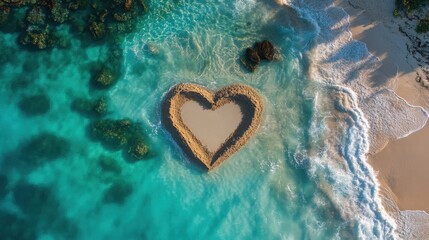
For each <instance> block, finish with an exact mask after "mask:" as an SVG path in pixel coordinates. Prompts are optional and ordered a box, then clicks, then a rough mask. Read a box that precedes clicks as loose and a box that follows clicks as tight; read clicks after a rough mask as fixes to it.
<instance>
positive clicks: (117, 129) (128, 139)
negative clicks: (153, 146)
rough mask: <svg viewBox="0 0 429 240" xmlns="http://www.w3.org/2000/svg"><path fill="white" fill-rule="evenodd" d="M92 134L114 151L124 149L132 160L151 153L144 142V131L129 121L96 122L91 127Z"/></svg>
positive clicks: (104, 120)
mask: <svg viewBox="0 0 429 240" xmlns="http://www.w3.org/2000/svg"><path fill="white" fill-rule="evenodd" d="M89 130H90V134H91V136H92V137H93V138H94V139H95V140H98V141H100V142H101V143H103V144H104V145H106V146H107V147H109V148H113V149H114V150H118V149H121V148H122V149H123V150H124V151H126V152H125V153H126V155H127V156H129V157H130V158H131V159H130V160H133V161H134V160H140V159H143V158H144V157H145V156H146V154H147V153H148V152H149V148H148V146H147V144H146V143H145V141H144V137H143V130H142V129H141V127H140V126H139V125H138V124H137V123H133V122H132V121H131V120H129V119H122V120H112V119H103V120H98V121H94V122H93V123H91V124H90V126H89Z"/></svg>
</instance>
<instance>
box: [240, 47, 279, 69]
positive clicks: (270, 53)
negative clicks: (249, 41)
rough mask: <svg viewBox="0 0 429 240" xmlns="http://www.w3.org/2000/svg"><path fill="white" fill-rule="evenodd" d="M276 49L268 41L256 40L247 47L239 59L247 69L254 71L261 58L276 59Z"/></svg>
mask: <svg viewBox="0 0 429 240" xmlns="http://www.w3.org/2000/svg"><path fill="white" fill-rule="evenodd" d="M276 55H277V51H276V49H275V48H274V45H273V44H272V43H271V42H270V41H268V40H264V41H261V42H256V43H255V44H254V46H253V47H251V48H247V49H246V52H245V54H244V57H242V58H241V59H240V60H241V62H242V63H243V65H244V67H246V68H247V69H248V70H249V71H251V72H254V71H255V70H256V68H257V67H258V65H259V64H260V62H261V60H266V61H269V62H270V61H273V60H275V59H276Z"/></svg>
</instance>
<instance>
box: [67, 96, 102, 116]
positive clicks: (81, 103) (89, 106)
mask: <svg viewBox="0 0 429 240" xmlns="http://www.w3.org/2000/svg"><path fill="white" fill-rule="evenodd" d="M71 109H72V110H73V111H76V112H78V113H81V114H82V115H85V116H88V117H102V116H105V115H106V114H107V112H108V103H107V99H106V98H105V97H100V98H97V99H95V100H91V99H86V98H76V99H74V100H73V101H72V103H71Z"/></svg>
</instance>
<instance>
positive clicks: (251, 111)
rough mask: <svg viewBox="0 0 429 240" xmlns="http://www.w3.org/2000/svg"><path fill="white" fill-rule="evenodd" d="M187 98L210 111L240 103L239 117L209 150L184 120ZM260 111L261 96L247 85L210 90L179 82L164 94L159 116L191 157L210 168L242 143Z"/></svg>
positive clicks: (261, 107) (258, 116) (252, 130)
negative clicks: (232, 129) (218, 145)
mask: <svg viewBox="0 0 429 240" xmlns="http://www.w3.org/2000/svg"><path fill="white" fill-rule="evenodd" d="M189 101H194V102H197V103H198V104H199V105H201V106H203V107H204V108H205V109H209V110H212V111H215V110H217V109H219V108H221V107H223V106H225V105H227V104H230V103H234V104H236V105H238V106H239V108H240V110H241V114H242V119H241V121H240V123H239V124H238V127H237V128H236V129H235V130H234V131H233V132H232V133H231V134H230V135H229V136H228V137H227V138H226V140H225V141H224V142H223V143H222V144H221V145H220V147H219V148H218V149H217V150H215V151H210V150H209V149H208V147H207V146H205V145H204V144H202V142H201V141H200V140H199V139H198V138H197V137H196V136H195V134H194V133H193V132H192V131H191V130H190V128H189V127H188V126H187V125H186V124H185V123H184V121H183V118H182V115H181V111H182V108H183V106H184V104H185V103H187V102H189ZM262 111H263V101H262V98H261V96H260V95H259V94H258V92H256V90H254V89H253V88H251V87H249V86H246V85H243V84H234V85H230V86H227V87H224V88H222V89H220V90H219V91H217V92H216V93H212V92H210V91H208V90H207V89H205V88H204V87H202V86H199V85H196V84H192V83H182V84H178V85H175V86H174V87H173V88H171V89H170V91H169V92H168V93H167V94H166V96H165V98H164V101H163V103H162V117H161V119H162V123H163V125H164V126H165V128H166V129H167V130H168V131H169V132H170V134H171V135H172V137H173V138H174V139H175V140H176V142H177V143H178V144H179V145H180V146H181V147H182V149H183V150H184V152H185V153H186V154H187V155H188V156H189V157H190V158H191V160H194V161H196V162H198V163H202V164H203V166H204V167H205V168H207V169H208V170H209V171H210V170H213V169H214V168H216V167H218V166H219V165H220V164H221V163H223V162H224V161H225V160H226V159H227V158H228V157H230V156H231V155H232V154H234V153H235V152H236V151H238V150H239V149H240V148H241V147H242V146H244V144H245V143H246V142H247V140H249V138H250V137H251V136H252V135H253V134H254V133H255V131H256V130H257V128H258V127H259V124H260V122H261V118H262Z"/></svg>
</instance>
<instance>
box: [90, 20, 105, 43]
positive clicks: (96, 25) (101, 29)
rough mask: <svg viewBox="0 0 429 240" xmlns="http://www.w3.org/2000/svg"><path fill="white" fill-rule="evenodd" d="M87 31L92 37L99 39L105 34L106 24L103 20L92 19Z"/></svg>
mask: <svg viewBox="0 0 429 240" xmlns="http://www.w3.org/2000/svg"><path fill="white" fill-rule="evenodd" d="M89 31H90V32H91V34H92V37H93V38H94V39H96V40H100V39H103V38H104V36H105V35H106V26H105V24H104V23H103V22H95V21H94V22H92V23H91V24H90V25H89Z"/></svg>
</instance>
